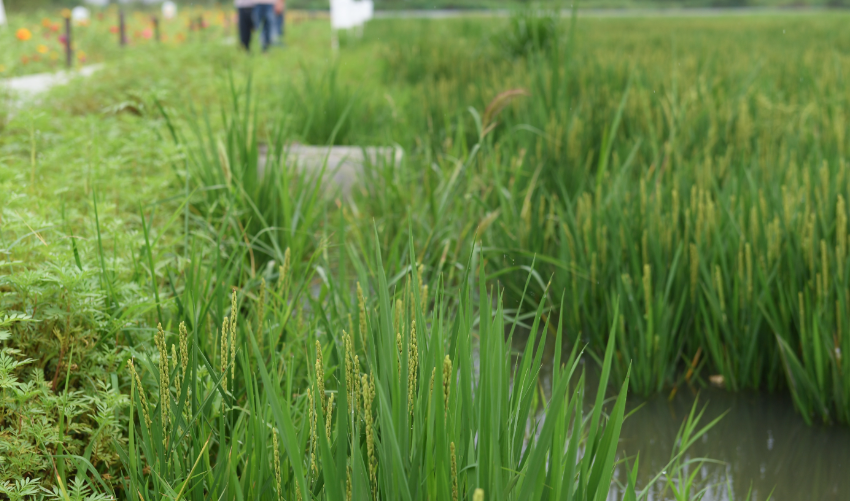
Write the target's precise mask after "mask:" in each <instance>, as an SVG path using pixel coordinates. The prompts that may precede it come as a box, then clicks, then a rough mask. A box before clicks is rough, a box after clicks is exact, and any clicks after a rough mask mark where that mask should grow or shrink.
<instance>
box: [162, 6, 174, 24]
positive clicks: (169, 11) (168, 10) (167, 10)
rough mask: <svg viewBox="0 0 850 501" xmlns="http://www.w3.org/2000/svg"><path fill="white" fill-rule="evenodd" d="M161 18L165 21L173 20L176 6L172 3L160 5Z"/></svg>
mask: <svg viewBox="0 0 850 501" xmlns="http://www.w3.org/2000/svg"><path fill="white" fill-rule="evenodd" d="M162 17H164V18H165V19H169V20H170V19H174V18H175V17H177V5H176V4H175V3H174V2H165V3H163V4H162Z"/></svg>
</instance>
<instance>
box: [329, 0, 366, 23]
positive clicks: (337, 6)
mask: <svg viewBox="0 0 850 501" xmlns="http://www.w3.org/2000/svg"><path fill="white" fill-rule="evenodd" d="M374 12H375V5H374V4H373V3H372V0H357V1H355V0H331V29H334V30H345V29H349V28H355V27H357V26H363V24H365V23H366V21H368V20H370V19H372V15H373V14H374Z"/></svg>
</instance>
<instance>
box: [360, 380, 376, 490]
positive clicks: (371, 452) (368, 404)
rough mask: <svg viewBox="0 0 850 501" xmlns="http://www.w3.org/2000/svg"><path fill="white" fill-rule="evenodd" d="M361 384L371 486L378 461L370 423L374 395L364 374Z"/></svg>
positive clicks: (374, 480)
mask: <svg viewBox="0 0 850 501" xmlns="http://www.w3.org/2000/svg"><path fill="white" fill-rule="evenodd" d="M371 379H372V386H374V384H375V378H374V376H373V377H372V378H371ZM361 384H362V387H363V414H364V416H363V417H364V421H365V423H366V452H367V457H368V461H369V480H371V482H372V485H375V484H376V482H377V475H376V473H377V469H378V459H377V458H376V457H375V436H374V422H373V421H372V400H373V398H374V393H373V392H372V389H371V387H370V384H369V378H368V377H366V375H365V374H364V375H363V376H362V378H361Z"/></svg>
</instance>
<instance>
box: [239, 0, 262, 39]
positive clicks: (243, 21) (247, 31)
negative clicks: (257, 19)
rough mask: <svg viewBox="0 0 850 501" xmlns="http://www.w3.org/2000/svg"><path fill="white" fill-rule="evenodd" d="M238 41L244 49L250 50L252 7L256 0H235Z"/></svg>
mask: <svg viewBox="0 0 850 501" xmlns="http://www.w3.org/2000/svg"><path fill="white" fill-rule="evenodd" d="M235 4H236V13H237V14H238V21H237V24H238V26H239V41H240V42H241V43H242V47H244V48H245V50H251V32H252V31H253V30H254V7H255V6H256V5H257V3H256V0H235Z"/></svg>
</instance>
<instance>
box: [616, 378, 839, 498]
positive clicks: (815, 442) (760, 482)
mask: <svg viewBox="0 0 850 501" xmlns="http://www.w3.org/2000/svg"><path fill="white" fill-rule="evenodd" d="M694 398H695V395H692V394H691V395H680V396H678V397H677V398H674V399H673V400H672V401H668V399H667V398H665V397H661V396H658V397H655V398H651V399H649V400H646V401H641V400H640V399H639V398H636V397H631V398H630V406H631V407H632V408H635V407H636V406H638V405H639V404H641V403H643V404H644V405H643V407H642V408H640V409H639V410H638V411H637V412H636V413H635V414H633V415H632V416H631V417H630V418H629V419H628V420H627V421H626V422H625V424H624V425H623V432H622V435H621V440H620V450H621V454H622V455H623V456H629V457H633V456H634V455H635V454H637V453H638V452H640V479H641V481H642V482H644V484H645V483H646V482H647V481H648V480H649V479H651V478H652V477H653V476H655V475H656V474H657V473H658V472H659V471H663V468H664V466H665V465H666V464H667V463H668V461H669V459H670V453H671V451H672V450H673V447H674V445H675V439H676V432H677V431H678V429H679V426H680V425H681V424H682V421H683V420H684V419H685V418H686V417H687V414H688V412H689V411H690V409H691V406H692V405H693V402H694ZM699 402H700V405H703V404H706V405H707V409H706V413H705V418H704V421H703V422H705V423H708V422H710V421H711V420H712V419H714V418H715V417H717V416H719V415H721V414H723V413H724V412H727V411H728V414H726V416H725V417H724V418H723V419H722V420H721V421H720V422H719V423H718V424H717V426H716V427H715V428H714V429H712V430H710V431H709V432H708V433H707V434H706V435H705V436H704V437H703V439H701V440H699V441H698V442H697V443H696V445H694V447H693V448H692V449H691V450H690V453H689V455H688V456H689V457H690V458H695V457H706V458H711V459H713V460H717V461H721V462H722V464H705V465H703V466H702V467H701V471H700V473H699V474H698V478H700V479H702V482H703V484H702V485H703V486H709V487H708V491H707V493H706V494H707V495H706V497H705V498H704V499H705V500H707V501H708V500H710V501H715V500H717V501H719V500H727V499H730V496H729V491H731V492H732V494H733V497H732V498H731V499H738V500H741V499H746V496H747V492H748V491H749V489H750V487H752V493H753V495H752V499H753V501H764V500H765V499H768V496H769V495H770V499H772V500H774V501H808V500H836V501H837V500H848V499H850V429H847V428H844V427H837V426H823V425H813V426H808V425H806V424H805V423H804V422H803V420H802V418H801V417H800V416H799V415H798V414H797V413H796V412H795V411H794V408H793V405H792V402H791V399H790V398H789V397H787V396H785V395H766V394H756V393H742V394H731V393H727V392H725V391H722V390H714V389H703V390H701V391H700V394H699ZM618 473H619V475H618V476H619V477H620V478H622V479H625V471H620V472H618ZM658 487H659V488H658V489H653V495H652V496H650V498H649V499H652V500H666V499H674V497H673V495H672V493H670V492H667V493H664V492H663V488H660V487H662V486H661V485H659V486H658ZM771 493H772V495H771ZM618 498H620V497H619V496H618Z"/></svg>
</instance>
